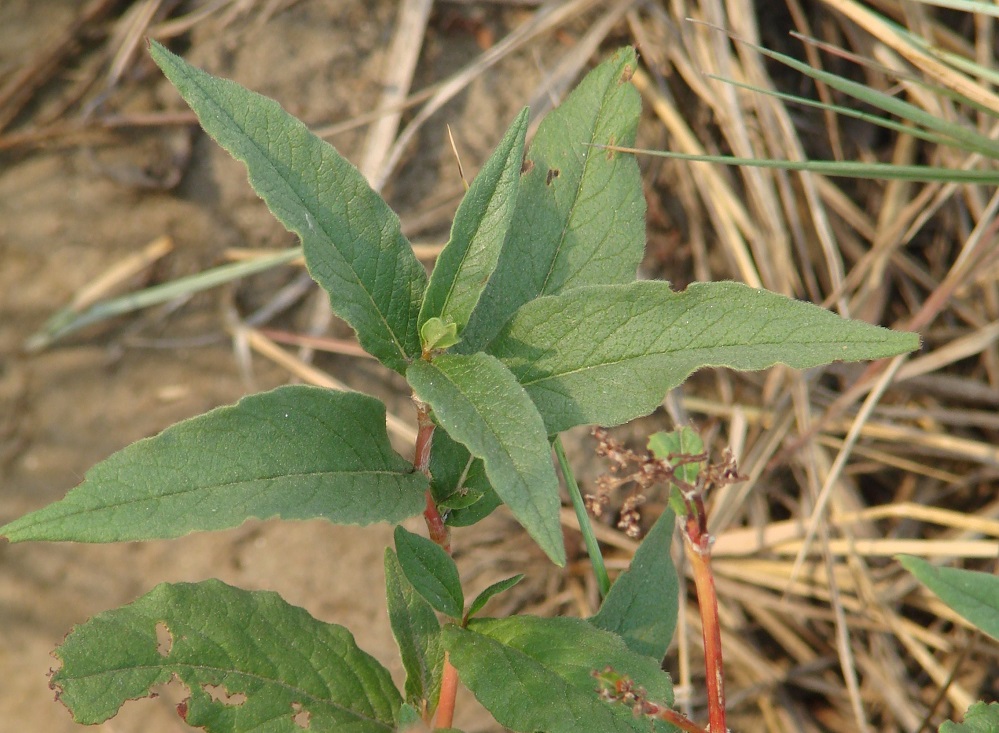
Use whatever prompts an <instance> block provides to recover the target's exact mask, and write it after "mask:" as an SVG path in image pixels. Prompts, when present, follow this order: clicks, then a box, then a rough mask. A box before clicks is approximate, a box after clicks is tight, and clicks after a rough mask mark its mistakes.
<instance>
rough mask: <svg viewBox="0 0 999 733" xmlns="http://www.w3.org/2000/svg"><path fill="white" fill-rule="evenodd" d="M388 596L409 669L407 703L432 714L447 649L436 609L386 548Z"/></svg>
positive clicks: (394, 626)
mask: <svg viewBox="0 0 999 733" xmlns="http://www.w3.org/2000/svg"><path fill="white" fill-rule="evenodd" d="M385 595H386V597H387V599H388V614H389V621H390V623H391V624H392V635H393V636H395V640H396V643H397V644H398V645H399V654H400V656H401V657H402V665H403V667H405V669H406V700H407V701H408V702H410V703H412V704H413V705H415V706H416V707H417V708H420V707H422V705H421V703H423V702H424V701H425V702H426V706H427V709H428V710H430V711H431V712H433V710H434V709H435V708H436V707H437V700H438V698H439V697H440V691H441V670H442V669H443V666H444V649H443V647H441V626H440V623H438V621H437V615H436V614H435V613H434V609H433V607H432V606H431V605H430V604H429V603H427V601H426V600H425V599H424V598H423V596H421V595H420V594H419V593H417V592H416V589H415V588H413V585H412V584H411V583H410V582H409V581H408V580H407V579H406V576H405V574H404V573H403V571H402V566H401V565H400V564H399V558H398V557H397V556H396V554H395V553H394V552H392V550H391V548H388V547H386V548H385Z"/></svg>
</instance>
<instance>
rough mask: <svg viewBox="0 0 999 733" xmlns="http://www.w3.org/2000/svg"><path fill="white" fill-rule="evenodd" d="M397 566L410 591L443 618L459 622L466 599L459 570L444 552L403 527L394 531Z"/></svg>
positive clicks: (424, 538)
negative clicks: (402, 573)
mask: <svg viewBox="0 0 999 733" xmlns="http://www.w3.org/2000/svg"><path fill="white" fill-rule="evenodd" d="M395 549H396V552H397V553H399V565H400V566H401V567H402V571H403V572H404V573H405V574H406V577H407V578H408V579H409V582H410V583H412V584H413V588H415V589H416V592H417V593H419V594H420V595H421V596H423V598H424V599H425V600H426V601H427V602H428V603H429V604H430V605H431V606H433V607H434V608H436V609H437V610H438V611H440V612H441V613H443V614H444V615H445V616H450V617H451V618H461V614H462V612H463V611H464V609H465V596H464V595H463V593H462V590H461V578H459V577H458V567H457V566H456V565H455V564H454V560H452V559H451V556H450V555H448V554H447V552H445V551H444V549H443V548H442V547H440V546H438V545H437V544H435V543H434V542H432V541H430V540H428V539H427V538H426V537H420V535H418V534H413V533H412V532H410V531H409V530H407V529H405V528H404V527H396V528H395Z"/></svg>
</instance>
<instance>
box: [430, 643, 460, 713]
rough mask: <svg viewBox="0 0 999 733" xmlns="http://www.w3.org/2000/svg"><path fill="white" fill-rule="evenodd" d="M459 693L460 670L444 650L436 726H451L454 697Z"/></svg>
mask: <svg viewBox="0 0 999 733" xmlns="http://www.w3.org/2000/svg"><path fill="white" fill-rule="evenodd" d="M457 694H458V670H456V669H455V668H454V667H453V666H452V665H451V658H450V656H449V655H448V653H447V652H444V669H443V670H442V671H441V696H440V702H439V703H438V705H437V723H436V724H435V726H434V727H435V728H450V727H451V722H452V721H453V720H454V699H455V696H456V695H457Z"/></svg>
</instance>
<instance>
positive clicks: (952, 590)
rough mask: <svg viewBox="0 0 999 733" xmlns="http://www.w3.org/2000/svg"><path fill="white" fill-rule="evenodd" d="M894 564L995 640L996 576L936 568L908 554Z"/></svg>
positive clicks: (998, 629) (998, 632) (998, 619)
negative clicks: (899, 565) (902, 568)
mask: <svg viewBox="0 0 999 733" xmlns="http://www.w3.org/2000/svg"><path fill="white" fill-rule="evenodd" d="M898 561H899V562H900V563H902V567H904V568H905V569H906V570H908V571H909V572H910V573H912V574H913V575H915V576H916V578H917V579H918V580H919V582H921V583H922V584H923V585H925V586H926V587H927V588H929V589H930V590H931V591H933V592H934V593H936V594H937V595H938V596H940V600H942V601H943V602H944V603H946V604H947V605H948V606H950V607H951V608H953V609H954V610H955V611H957V612H958V613H959V614H961V616H963V617H964V618H966V619H967V620H968V621H969V622H970V623H971V624H972V625H974V627H975V628H977V629H981V630H982V631H983V632H984V633H986V634H988V635H989V636H991V637H992V638H993V639H999V577H997V576H995V575H991V574H989V573H982V572H977V571H974V570H961V569H958V568H938V567H936V566H934V565H931V564H930V563H928V562H926V560H923V559H922V558H918V557H913V556H911V555H899V557H898Z"/></svg>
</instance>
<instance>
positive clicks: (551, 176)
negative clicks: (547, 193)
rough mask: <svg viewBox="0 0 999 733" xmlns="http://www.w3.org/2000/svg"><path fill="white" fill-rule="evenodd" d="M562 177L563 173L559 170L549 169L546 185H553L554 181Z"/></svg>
mask: <svg viewBox="0 0 999 733" xmlns="http://www.w3.org/2000/svg"><path fill="white" fill-rule="evenodd" d="M560 175H562V171H560V170H559V169H558V168H549V169H548V175H547V176H545V185H546V186H550V185H552V181H554V180H555V179H556V178H558V177H559V176H560Z"/></svg>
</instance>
